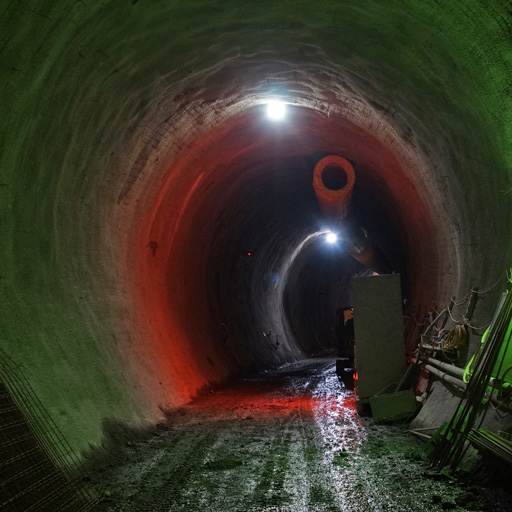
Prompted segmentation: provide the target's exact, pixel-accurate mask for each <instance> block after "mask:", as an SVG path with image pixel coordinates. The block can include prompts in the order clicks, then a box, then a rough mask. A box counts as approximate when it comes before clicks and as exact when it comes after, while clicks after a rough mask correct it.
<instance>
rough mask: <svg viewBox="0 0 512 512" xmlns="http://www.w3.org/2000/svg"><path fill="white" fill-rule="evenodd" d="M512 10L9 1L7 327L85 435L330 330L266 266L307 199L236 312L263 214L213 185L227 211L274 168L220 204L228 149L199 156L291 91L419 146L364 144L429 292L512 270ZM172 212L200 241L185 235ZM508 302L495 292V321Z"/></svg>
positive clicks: (424, 300) (53, 401) (289, 244)
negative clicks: (308, 317)
mask: <svg viewBox="0 0 512 512" xmlns="http://www.w3.org/2000/svg"><path fill="white" fill-rule="evenodd" d="M509 9H510V3H509V2H507V1H494V2H479V1H476V0H468V1H464V2H458V3H457V4H453V5H450V6H446V5H443V4H441V3H439V2H436V1H433V0H431V1H425V2H421V3H420V2H415V1H413V0H411V1H406V2H403V1H400V2H398V1H392V2H385V3H383V2H377V1H372V2H366V3H365V5H364V7H363V6H361V4H360V2H356V1H353V2H351V1H344V2H341V3H339V2H337V3H331V2H320V3H319V2H314V3H313V2H295V3H279V4H276V3H275V2H258V3H257V4H254V3H249V4H241V3H240V2H234V1H231V2H230V1H228V2H226V1H224V2H222V3H219V2H164V1H161V2H157V3H154V4H151V5H149V4H148V3H146V2H144V1H137V0H134V1H132V2H129V1H98V2H94V3H93V2H82V1H79V2H75V3H74V4H72V5H70V4H69V3H68V2H62V1H57V0H55V1H51V0H47V1H34V2H30V3H29V4H23V3H20V2H17V1H14V0H13V1H10V2H6V3H5V5H4V7H3V9H2V13H1V14H0V16H1V18H0V22H1V27H2V36H1V42H0V48H1V51H0V72H1V74H0V76H1V78H0V97H1V98H2V99H1V102H2V122H1V126H0V137H1V141H2V153H1V154H0V173H1V179H0V195H1V201H0V208H1V224H0V230H1V232H0V236H1V240H2V244H1V245H0V262H1V265H0V268H1V272H0V286H1V289H2V291H1V294H2V295H1V296H2V300H1V303H0V313H1V322H0V328H1V332H0V336H1V348H2V350H4V351H5V352H6V353H7V354H9V355H10V356H11V357H12V358H13V359H14V360H15V361H16V362H17V363H18V364H20V369H21V370H22V371H23V372H24V373H25V374H26V375H27V377H28V378H29V380H30V382H31V383H32V385H33V387H34V388H35V390H36V391H37V393H38V395H39V396H40V398H41V400H42V402H43V403H44V404H45V405H46V407H47V408H48V409H49V411H50V414H51V415H52V417H53V418H54V419H55V421H56V422H57V423H58V425H59V427H60V428H61V429H62V430H63V432H64V434H65V435H66V437H67V438H68V439H69V440H70V442H71V444H72V445H73V447H75V448H76V449H78V450H81V449H84V448H85V447H86V446H87V445H88V444H92V445H98V444H100V443H101V440H102V436H103V429H104V427H105V425H106V424H109V422H112V421H114V422H116V421H117V422H121V423H128V424H131V425H134V426H140V425H143V424H145V423H146V422H153V421H157V420H158V419H159V418H161V416H162V411H165V410H167V408H170V407H174V406H176V405H179V404H181V403H183V402H185V401H187V400H188V399H189V398H190V397H191V396H192V395H193V394H194V393H196V392H197V391H198V390H200V389H201V388H202V387H204V386H206V385H209V384H210V383H211V382H214V381H216V380H219V379H221V378H224V377H226V376H227V375H230V374H233V373H236V371H239V370H240V369H241V368H246V367H251V366H258V365H260V366H261V365H263V366H264V365H266V364H279V363H280V362H284V361H288V360H291V359H293V358H298V357H301V356H302V355H304V353H305V352H307V351H309V350H310V349H314V345H312V346H307V345H306V346H305V347H303V346H302V345H301V344H300V343H298V342H297V341H296V340H294V339H293V326H290V325H289V321H288V320H283V317H282V315H281V314H279V312H280V309H279V308H282V304H281V303H280V295H279V294H276V293H272V290H273V289H274V288H273V286H272V285H271V284H268V286H263V285H260V286H256V287H254V285H253V283H254V279H256V280H258V279H259V280H263V277H262V276H264V275H265V273H266V272H268V271H269V269H270V268H273V267H275V268H277V269H280V270H282V269H285V268H287V264H288V263H287V262H289V257H290V254H292V253H293V250H294V248H296V247H297V246H298V245H299V244H300V243H301V242H302V241H303V240H304V239H305V237H306V236H307V235H308V233H309V232H310V228H311V226H309V225H307V220H306V219H304V220H303V222H302V223H300V224H299V228H298V229H297V230H296V231H295V232H294V233H290V232H288V231H287V230H288V229H289V227H290V226H291V224H290V219H283V220H282V221H279V222H278V227H279V229H278V230H277V231H276V230H274V231H271V230H263V232H262V233H260V234H258V235H257V236H256V239H257V240H258V242H259V244H260V248H261V251H262V252H264V253H265V254H266V255H267V256H265V258H264V259H263V261H260V262H259V263H258V261H255V262H254V264H253V262H251V263H250V270H247V272H246V271H241V272H240V275H239V277H240V281H241V282H243V283H244V284H243V287H242V289H243V292H244V294H245V295H247V303H246V304H245V305H243V304H239V309H238V312H239V313H238V314H239V315H240V318H239V319H233V318H232V317H231V316H230V315H227V316H228V317H229V319H228V321H226V320H225V317H226V311H227V310H229V309H230V308H232V307H234V304H235V302H233V301H232V299H227V298H225V297H224V296H225V295H226V294H229V292H230V291H231V290H237V293H239V289H238V288H237V286H236V283H235V281H229V279H228V278H229V276H233V275H234V274H235V270H233V269H234V268H236V265H239V266H241V267H243V266H244V265H245V264H246V263H248V262H247V260H246V259H243V258H242V260H240V258H241V256H240V252H237V251H235V252H236V254H235V252H234V253H232V254H231V253H230V251H231V248H230V247H229V245H228V244H227V242H226V240H227V239H228V238H227V234H226V233H228V232H230V231H232V230H233V229H235V228H237V229H239V230H242V231H243V230H244V229H248V230H249V231H248V232H249V235H250V234H251V233H255V234H256V233H257V232H258V229H257V228H256V227H254V228H251V227H250V226H251V225H250V223H249V224H247V225H243V224H239V220H237V219H239V217H238V213H239V212H238V213H237V212H231V214H230V215H231V216H228V217H226V218H225V220H224V221H222V218H221V219H220V220H219V218H215V217H214V216H213V215H212V216H211V217H210V216H209V214H208V215H205V214H204V213H201V202H202V200H203V199H204V200H205V201H207V202H208V201H209V204H211V208H212V210H207V211H208V212H211V213H212V214H213V213H216V214H218V215H221V212H222V208H223V207H225V208H226V211H227V212H228V213H229V211H230V209H235V210H236V204H235V203H233V201H236V199H233V200H231V199H230V197H236V195H237V194H240V193H243V194H247V195H246V196H244V197H247V198H250V194H251V193H253V192H254V190H255V188H256V187H257V186H258V185H259V183H260V182H258V180H257V178H255V181H252V182H251V180H249V181H248V182H247V183H248V184H250V183H253V184H254V186H251V185H248V184H246V185H245V188H244V184H243V182H242V183H241V184H240V188H238V189H237V188H235V189H233V191H232V192H231V194H233V195H232V196H230V195H229V194H230V192H229V191H226V194H227V195H226V198H225V199H224V200H223V201H225V202H224V204H219V203H218V202H217V203H216V202H215V201H214V200H213V198H214V196H210V195H209V193H208V191H203V188H205V187H206V186H207V185H208V183H209V182H207V180H208V179H210V178H212V177H213V175H214V174H215V173H216V172H217V170H216V169H215V168H214V167H211V166H210V168H209V170H208V171H206V170H202V169H201V168H199V167H198V166H199V164H201V165H203V164H205V165H206V166H207V167H208V162H203V161H202V160H201V151H205V153H208V151H207V150H208V147H209V146H208V144H212V143H214V142H212V141H215V140H217V139H215V137H213V136H211V134H212V132H215V133H216V134H217V135H218V134H219V133H221V132H222V130H228V129H229V128H230V126H231V128H233V126H235V125H233V124H231V125H230V124H229V123H230V122H231V123H234V121H233V118H236V116H237V115H239V116H240V115H241V116H243V112H245V111H246V110H247V109H251V108H253V109H254V108H257V107H258V105H259V103H261V102H264V101H265V99H266V98H268V97H270V96H271V95H275V94H283V95H284V96H285V97H286V98H287V99H288V100H289V101H290V102H291V103H294V104H295V105H296V106H297V107H299V106H302V107H305V108H306V107H307V108H309V109H311V110H313V111H314V112H318V113H319V114H322V115H323V116H324V117H325V118H327V119H329V117H330V116H333V117H335V116H339V117H340V118H341V119H343V120H346V121H348V122H350V123H353V124H354V126H357V127H359V128H361V129H362V130H364V131H365V132H367V133H368V134H370V136H371V137H374V138H376V139H377V140H378V141H380V142H379V143H380V144H381V145H387V146H388V147H389V148H390V151H391V152H392V153H393V155H395V157H396V158H397V159H398V161H399V162H400V165H401V168H402V169H403V174H402V175H401V176H402V177H405V178H407V179H405V181H402V180H399V179H395V181H393V175H391V174H387V175H386V174H385V172H384V170H382V169H383V168H382V167H380V168H379V167H378V165H377V164H375V165H374V164H372V163H371V162H368V160H371V159H372V155H370V154H368V151H365V147H364V146H362V147H360V148H356V147H353V148H352V150H353V152H354V153H353V154H354V155H356V154H359V155H364V154H367V157H366V159H367V161H366V162H357V158H355V162H354V163H355V164H357V163H360V168H362V169H363V182H364V180H366V182H367V183H370V185H368V187H369V188H371V187H372V185H371V183H373V189H375V188H378V187H379V186H382V187H384V188H386V189H390V190H391V192H389V193H386V194H384V195H385V197H386V198H387V199H385V201H388V203H389V205H390V206H389V208H388V211H389V212H390V213H391V216H393V215H395V216H396V219H394V220H393V222H396V225H397V226H398V229H399V231H400V232H401V233H400V237H401V239H402V241H403V244H404V246H406V247H407V250H408V251H409V252H410V253H411V254H412V256H411V258H412V260H411V261H412V262H413V263H414V265H412V268H411V269H410V271H411V276H412V280H413V281H414V283H415V284H414V286H413V294H414V293H415V294H416V295H415V296H416V297H417V302H419V303H420V304H419V305H420V306H424V307H427V306H429V305H430V304H431V303H432V302H435V301H438V302H440V303H443V302H446V301H447V300H448V297H449V296H451V295H456V296H461V295H463V294H465V293H466V291H467V290H468V288H470V287H471V286H476V287H481V288H485V287H486V286H487V285H488V284H489V283H491V282H494V281H495V280H496V279H497V278H498V276H499V275H500V274H501V273H502V272H503V270H504V269H505V268H507V267H508V265H509V264H510V246H511V244H510V212H511V209H510V199H511V197H512V194H511V192H510V191H511V190H512V188H511V184H510V176H509V173H510V168H511V163H512V162H511V150H510V148H511V147H512V145H511V138H512V133H511V126H512V122H511V121H512V117H511V116H512V108H511V103H510V102H511V98H510V90H509V79H508V77H509V76H510V75H511V71H512V69H511V68H512V66H511V59H512V55H511V50H510V48H511V46H510V11H509ZM230 119H231V121H230ZM344 122H345V121H344ZM209 134H210V142H208V137H209ZM361 141H362V139H359V142H361ZM254 142H255V143H256V142H257V141H254ZM210 149H211V147H210ZM217 149H218V152H219V153H218V155H217V156H218V163H219V164H220V162H221V161H222V160H224V162H225V165H227V163H229V164H232V163H233V162H234V167H233V168H237V169H239V170H247V171H248V172H249V174H250V172H251V169H253V170H257V168H258V167H257V165H255V166H253V164H249V161H247V162H245V163H244V162H241V163H240V162H239V164H237V160H236V157H237V156H238V157H242V160H243V150H242V148H241V147H237V146H236V145H235V143H233V145H232V146H226V148H225V149H223V148H220V147H219V148H217ZM326 149H327V148H326ZM197 151H199V153H198V152H197ZM221 151H225V153H224V154H222V153H221ZM230 151H234V153H233V154H231V153H230ZM209 154H212V153H211V152H210V153H209ZM301 162H302V160H301ZM194 166H195V169H194V170H193V172H191V171H190V169H192V168H193V167H194ZM299 166H300V165H299ZM365 166H366V167H365ZM375 166H376V167H375ZM364 168H366V171H364ZM375 168H379V169H381V172H382V174H381V175H377V174H375V173H373V174H372V172H371V171H372V170H373V169H375ZM186 170H188V171H190V172H185V171H186ZM201 172H205V174H203V175H202V176H203V177H202V178H200V176H201ZM271 175H272V174H271V173H267V174H266V176H267V177H268V179H270V176H271ZM401 183H403V188H402V189H400V185H401ZM226 184H228V181H222V187H224V186H226ZM267 189H268V188H267ZM217 192H218V193H219V194H221V193H224V190H223V188H220V189H218V190H217ZM210 193H211V192H210ZM418 200H419V201H420V202H422V203H424V204H425V205H426V206H427V208H426V215H423V216H420V217H419V218H418V221H417V222H416V221H415V222H412V223H410V224H408V222H409V219H404V218H403V211H405V212H406V211H407V208H408V206H407V205H410V204H415V203H416V202H417V201H418ZM230 201H231V202H230ZM252 201H253V203H252V204H256V203H258V202H261V201H263V203H264V204H265V205H268V204H274V203H273V202H270V203H267V202H266V201H267V199H265V198H258V196H257V195H256V196H255V198H254V199H252ZM248 202H249V203H251V200H248ZM242 204H243V200H242ZM397 205H398V206H397ZM400 205H401V206H400ZM163 207H165V208H167V209H168V210H167V211H168V212H169V213H168V223H166V222H164V219H165V215H164V213H162V210H161V209H160V210H159V208H163ZM216 208H218V209H219V210H215V209H216ZM242 210H243V208H242ZM245 213H247V212H245ZM269 218H278V217H272V216H269V217H266V220H268V219H269ZM212 219H216V220H214V221H213V222H212ZM207 220H209V221H210V222H211V224H210V225H206V224H205V222H206V221H207ZM253 220H254V223H255V224H254V225H255V226H256V225H257V224H258V221H257V218H254V219H253ZM423 220H425V221H428V222H426V224H425V223H423ZM222 222H223V223H224V224H223V225H222ZM374 222H375V223H376V224H375V226H378V225H379V222H383V220H382V219H381V220H380V221H379V220H375V221H374ZM429 223H431V225H429ZM421 226H423V228H424V231H423V232H418V231H415V230H414V229H411V228H415V227H418V228H419V227H421ZM189 228H193V229H194V230H196V232H197V238H196V239H192V238H189ZM215 229H219V230H220V232H222V233H224V234H221V235H220V241H218V240H217V239H215V237H214V236H213V233H214V231H215ZM168 230H171V231H172V230H174V231H173V233H174V235H173V236H176V237H177V238H176V239H175V240H179V241H180V242H181V243H183V244H185V245H182V246H180V248H179V251H178V250H177V249H176V247H175V246H174V245H173V244H174V242H171V240H170V238H169V237H170V236H171V233H170V232H169V231H168ZM376 231H378V230H376ZM157 235H158V236H157ZM159 237H160V238H159ZM161 238H166V241H163V242H162V240H161ZM249 238H250V237H249ZM151 242H156V243H157V248H156V249H155V250H154V252H153V249H154V248H155V246H154V245H153V246H152V245H149V244H150V243H151ZM187 244H195V245H197V247H190V246H189V245H187ZM203 245H204V247H203ZM249 250H250V249H249ZM209 261H210V262H212V263H214V262H215V265H216V267H215V268H212V267H210V266H209V265H208V262H209ZM173 265H174V267H173ZM233 265H234V267H233ZM173 268H174V270H173ZM216 273H218V274H219V277H218V279H220V280H221V281H220V282H221V283H222V284H221V285H218V286H220V287H221V291H220V292H219V293H220V294H221V296H222V297H224V299H222V300H224V302H221V303H220V305H219V303H218V302H217V301H215V300H214V299H215V297H216V291H215V274H216ZM415 273H416V274H415ZM187 275H189V281H188V282H186V279H187ZM212 275H213V279H212V281H211V282H212V283H213V284H209V285H207V284H205V283H204V281H203V280H204V279H210V278H211V276H212ZM178 276H179V279H178ZM221 278H222V279H221ZM299 289H300V288H299ZM245 291H246V292H247V293H245ZM251 294H254V295H253V296H251ZM238 302H239V301H238ZM493 306H494V304H493V300H490V301H489V304H488V305H486V304H485V303H482V306H481V308H480V309H479V310H478V311H477V312H476V315H477V316H476V321H477V322H482V323H485V321H487V320H488V316H489V315H490V312H491V311H492V309H493ZM283 322H284V323H283ZM287 322H288V323H287ZM267 328H268V329H276V332H279V333H280V334H285V342H284V343H283V346H282V347H281V348H282V351H281V352H279V353H278V354H276V353H268V354H267V353H266V352H265V353H263V352H262V350H263V349H261V348H259V345H258V344H259V342H261V341H264V338H262V335H261V334H258V333H261V332H262V331H264V330H265V329H267ZM257 336H258V337H257ZM288 338H289V339H288ZM302 343H303V344H304V343H306V342H304V341H303V342H302ZM304 348H305V350H304Z"/></svg>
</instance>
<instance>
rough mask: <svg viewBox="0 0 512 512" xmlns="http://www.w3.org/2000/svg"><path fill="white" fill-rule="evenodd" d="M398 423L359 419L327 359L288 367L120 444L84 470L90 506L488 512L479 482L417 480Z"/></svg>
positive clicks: (414, 449)
mask: <svg viewBox="0 0 512 512" xmlns="http://www.w3.org/2000/svg"><path fill="white" fill-rule="evenodd" d="M408 428H409V427H408V425H407V424H403V425H392V426H389V425H376V424H374V423H373V421H372V420H371V419H369V418H361V417H360V416H359V415H358V414H357V413H356V411H355V399H354V394H353V392H351V391H348V390H346V389H345V388H344V386H343V384H341V383H340V382H339V380H338V378H337V376H336V373H335V369H334V361H333V360H332V359H331V360H328V359H316V360H308V361H304V362H300V363H295V364H292V365H287V366H285V367H282V368H280V369H279V370H276V371H269V372H266V373H264V374H261V375H258V376H256V377H254V378H249V379H245V380H242V381H240V382H238V383H236V385H230V386H224V387H222V388H218V389H216V390H215V391H210V392H209V393H207V394H205V395H204V396H201V397H199V398H198V399H196V400H194V401H193V402H192V403H190V404H188V405H187V406H185V407H183V408H181V409H179V410H178V411H176V412H174V413H173V414H171V415H170V417H169V422H168V424H165V425H159V426H158V427H157V428H156V429H155V431H154V432H153V434H152V436H151V437H150V438H147V439H145V440H143V441H142V442H138V443H132V442H127V443H126V445H125V446H124V447H123V449H122V453H120V454H118V456H117V457H116V458H115V460H114V459H112V460H111V462H110V464H108V465H107V466H106V467H104V468H103V469H102V470H101V471H99V472H95V473H94V476H91V478H92V482H91V483H92V485H93V487H94V488H95V490H96V492H97V495H99V496H101V498H100V501H99V503H98V505H97V508H96V510H98V511H112V512H113V511H126V512H128V511H162V512H163V511H172V512H178V511H194V512H195V511H197V510H209V511H212V512H216V511H218V512H227V511H237V512H242V511H244V512H252V511H254V512H256V511H258V512H271V511H272V512H274V511H275V512H277V511H280V512H285V511H286V512H288V511H290V512H291V511H299V512H300V511H322V512H324V511H343V512H352V511H353V512H356V511H357V512H362V511H414V512H418V511H429V512H432V511H436V510H446V509H451V510H456V511H464V510H491V509H490V508H489V507H488V506H485V504H484V503H482V502H481V501H480V502H479V499H482V495H481V494H480V496H478V489H476V488H472V487H470V486H467V487H465V488H462V487H460V486H459V485H457V484H455V483H453V482H451V481H449V480H439V479H433V478H431V477H428V476H426V475H425V472H426V463H425V461H424V460H423V455H422V444H421V443H420V442H419V441H418V440H417V439H416V438H414V437H413V436H412V435H411V434H410V432H409V431H408ZM465 507H466V508H465ZM496 510H498V509H496Z"/></svg>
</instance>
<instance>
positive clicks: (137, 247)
mask: <svg viewBox="0 0 512 512" xmlns="http://www.w3.org/2000/svg"><path fill="white" fill-rule="evenodd" d="M289 110H290V114H289V116H288V118H287V121H286V122H284V123H280V124H279V126H277V125H274V126H272V127H269V125H268V122H265V120H264V119H263V117H262V116H261V115H260V110H258V109H257V108H251V109H247V110H245V111H242V112H240V113H238V114H236V115H234V116H232V117H230V118H227V119H226V120H224V121H223V122H221V123H220V124H219V125H218V126H217V127H216V128H214V129H212V130H210V131H205V133H204V134H202V135H201V136H200V137H198V138H197V139H196V140H194V141H193V142H191V143H190V144H188V145H187V146H186V147H184V148H183V150H182V151H181V152H180V153H179V155H178V156H177V157H174V158H173V159H172V160H167V159H166V156H165V148H166V146H165V144H162V148H157V149H156V154H157V155H158V156H159V157H160V160H161V162H162V163H161V164H159V165H160V166H159V167H157V168H153V169H151V172H150V173H149V172H148V173H146V174H147V176H149V177H147V178H146V179H145V182H144V183H143V187H145V189H144V190H145V191H144V193H145V194H146V195H149V196H150V197H153V198H154V199H153V200H152V203H151V204H152V206H151V207H148V208H146V209H145V210H142V209H140V210H137V208H136V207H134V212H133V214H132V215H133V216H132V227H131V234H130V236H131V238H132V240H133V243H132V246H133V251H132V252H131V254H130V261H129V263H128V265H129V267H130V272H129V274H130V276H131V280H132V283H131V289H132V290H133V297H134V301H133V304H134V308H133V311H134V313H133V314H134V315H136V317H137V318H138V320H137V322H138V323H139V325H140V328H141V331H142V332H144V340H145V341H144V343H145V345H146V346H145V347H144V348H143V351H144V352H145V353H146V354H148V361H149V362H148V364H150V365H151V367H152V368H154V374H155V375H158V376H159V377H158V379H159V382H162V385H164V386H165V385H167V386H169V389H175V390H177V396H176V397H174V398H172V399H170V402H171V403H176V402H180V401H186V400H188V399H189V398H190V397H191V396H193V395H194V394H195V393H196V392H197V391H198V390H199V389H200V388H201V387H202V386H204V385H205V384H207V383H208V382H212V381H215V380H220V379H222V378H224V377H226V376H227V375H229V374H230V373H232V372H233V371H235V370H236V365H237V364H239V363H240V358H238V359H237V360H236V361H235V359H236V358H234V356H233V355H232V354H231V353H230V352H229V350H227V349H225V347H223V346H222V345H221V344H219V343H218V340H217V341H215V339H214V338H215V335H216V334H215V333H216V332H217V331H218V328H219V326H218V323H217V321H216V318H214V317H213V316H212V313H211V308H210V306H209V304H208V287H211V286H212V283H211V282H209V280H210V278H211V276H210V275H209V273H208V265H209V261H208V258H209V252H208V251H209V244H212V243H213V241H214V236H215V235H214V231H215V222H216V220H215V219H216V218H217V217H218V215H219V212H220V211H221V210H222V208H223V207H224V206H223V205H225V204H228V203H230V202H236V200H237V188H236V183H237V180H239V178H240V175H241V174H243V176H244V179H246V178H247V177H250V178H251V179H253V180H254V183H256V184H257V183H258V179H260V178H259V177H258V176H257V175H255V174H253V173H251V162H253V161H256V160H261V159H262V158H263V159H265V158H268V159H272V158H275V157H278V156H281V157H286V156H294V157H301V158H306V157H308V156H309V155H311V154H315V153H318V152H326V153H330V154H339V155H343V156H344V157H345V158H347V159H349V160H350V161H351V163H352V164H353V165H354V167H356V168H357V172H358V176H361V180H360V181H361V182H362V183H365V182H366V183H367V184H369V186H370V185H371V186H372V187H373V188H374V189H376V190H377V191H378V192H377V193H378V194H380V195H381V196H382V197H388V198H400V200H399V201H391V200H388V202H387V203H386V200H383V201H384V207H385V208H387V212H388V213H389V215H390V216H392V217H393V219H390V222H391V221H392V223H393V224H394V225H396V226H397V227H398V229H399V230H400V231H401V232H402V233H416V234H417V236H418V239H422V240H424V241H426V243H424V244H423V245H422V246H419V245H418V244H417V243H416V240H412V239H407V238H404V240H403V242H404V246H405V250H406V252H407V253H408V255H409V266H410V267H415V270H416V274H415V275H421V274H422V273H424V271H425V269H424V268H422V266H421V261H428V262H429V265H432V268H433V267H435V265H436V261H437V260H436V255H435V254H432V257H430V258H426V257H425V254H424V252H425V250H427V251H428V250H429V249H428V247H434V246H435V243H433V242H432V237H433V233H434V230H433V227H432V223H431V220H430V215H429V211H428V208H427V207H426V204H425V202H424V201H423V199H422V198H421V197H420V196H419V194H418V193H417V190H416V187H415V186H414V184H413V182H412V180H411V176H410V169H406V168H404V167H402V165H401V163H400V162H399V161H398V159H397V157H396V156H395V155H394V153H393V151H392V150H391V149H390V147H389V146H387V145H385V144H383V143H381V142H380V141H379V140H378V139H377V138H376V137H375V136H374V135H371V134H369V133H368V132H366V131H365V130H363V129H362V128H361V127H358V126H356V125H354V124H353V123H351V122H349V121H348V120H346V119H344V118H342V117H341V116H326V115H323V114H321V113H319V112H316V111H314V110H312V109H307V108H302V107H296V108H290V109H289ZM164 140H165V138H164ZM312 174H313V168H311V175H312ZM147 203H148V202H147V201H146V204H147ZM198 240H200V241H201V245H198V242H197V241H198ZM421 252H423V254H420V253H421ZM246 254H248V255H249V254H250V253H246ZM415 275H412V276H411V286H412V288H413V290H414V289H415V282H414V280H415ZM416 288H417V287H416ZM416 293H420V292H416ZM246 362H247V364H249V363H250V360H247V361H246Z"/></svg>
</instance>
